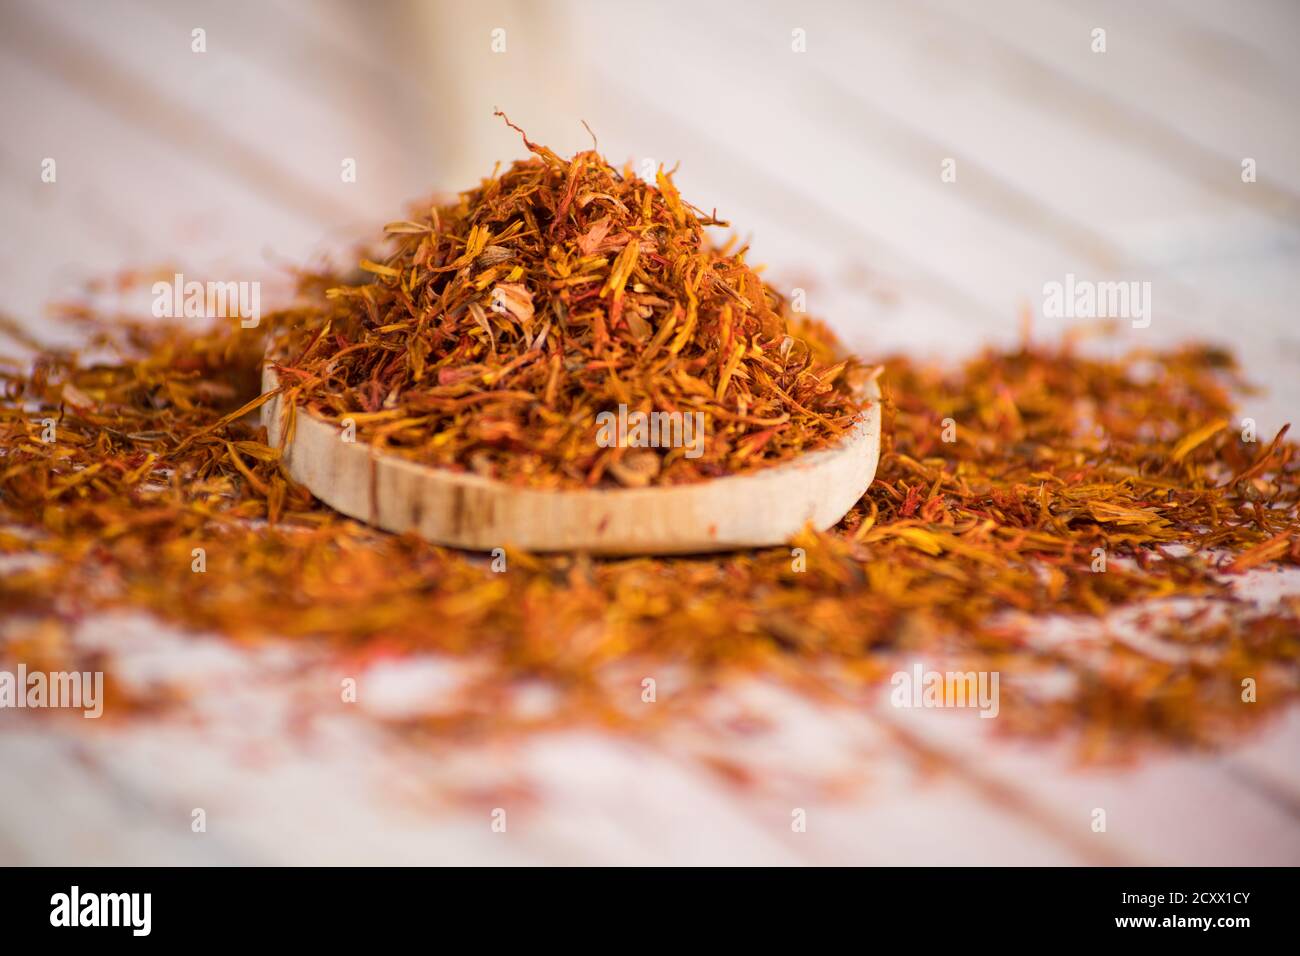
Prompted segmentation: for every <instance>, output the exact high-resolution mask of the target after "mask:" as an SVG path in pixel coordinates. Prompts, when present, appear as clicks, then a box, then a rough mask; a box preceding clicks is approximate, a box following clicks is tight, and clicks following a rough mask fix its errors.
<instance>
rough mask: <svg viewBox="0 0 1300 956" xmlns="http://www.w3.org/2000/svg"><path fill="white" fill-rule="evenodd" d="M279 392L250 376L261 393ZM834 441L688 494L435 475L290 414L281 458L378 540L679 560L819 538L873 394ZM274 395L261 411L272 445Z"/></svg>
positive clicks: (841, 508) (873, 407)
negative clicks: (383, 536) (810, 532)
mask: <svg viewBox="0 0 1300 956" xmlns="http://www.w3.org/2000/svg"><path fill="white" fill-rule="evenodd" d="M278 387H279V379H278V377H277V376H276V374H275V370H274V368H273V367H272V366H271V365H270V364H269V363H268V364H267V365H265V366H264V367H263V371H262V390H263V392H267V391H272V390H274V389H276V388H278ZM863 397H864V398H865V399H866V400H868V401H869V402H870V404H869V405H868V406H867V407H866V409H865V410H864V411H863V413H862V415H861V416H859V418H858V420H857V421H856V422H855V423H854V425H853V427H852V428H851V429H850V430H849V433H848V434H847V435H846V436H845V438H844V439H843V440H842V441H841V442H840V443H839V444H837V445H835V446H834V447H831V448H826V449H822V450H819V451H814V452H809V453H808V454H805V455H802V456H800V457H799V458H796V459H793V460H791V461H788V462H783V463H781V464H778V465H773V466H771V467H769V468H762V469H759V470H757V471H753V472H749V473H746V474H742V475H731V476H728V477H726V478H713V479H710V480H708V481H702V482H696V483H694V484H688V485H661V486H657V487H650V488H615V489H592V490H578V491H572V490H566V491H552V490H545V489H539V488H527V487H516V486H513V485H509V484H506V483H504V482H501V481H496V480H493V479H490V478H484V477H482V476H480V475H474V474H468V473H465V472H456V471H450V470H448V469H445V468H435V467H432V466H430V465H422V464H419V463H418V462H414V461H411V460H409V459H406V458H402V457H400V456H398V455H394V454H389V453H383V452H375V451H374V450H373V448H372V446H370V445H368V444H366V443H365V442H347V441H343V440H342V434H343V431H342V429H341V428H339V427H338V426H337V425H335V424H333V423H332V422H327V421H324V420H323V419H321V418H318V417H316V416H314V415H311V414H309V413H306V412H304V411H302V410H301V409H299V412H298V415H297V418H296V422H295V426H294V435H293V440H292V442H290V443H289V445H288V447H286V448H284V449H283V455H284V463H285V466H286V468H287V469H288V472H289V474H290V475H291V476H292V477H293V479H294V480H295V481H297V482H298V483H299V484H302V485H305V486H306V487H307V488H308V489H309V490H310V491H311V492H312V494H314V495H315V496H316V497H317V498H319V499H321V501H323V502H325V503H326V504H327V505H329V506H330V507H332V508H334V509H335V510H336V511H341V512H343V514H345V515H349V516H350V517H353V518H357V519H359V520H361V521H364V522H366V523H368V524H372V525H375V526H377V527H380V528H383V529H385V530H387V531H396V532H403V531H414V532H416V533H417V534H419V535H420V536H422V537H424V538H427V539H429V540H430V541H434V542H437V543H439V544H446V545H452V546H454V547H457V548H467V549H470V550H474V551H490V550H492V549H494V548H502V547H507V546H510V547H516V548H522V549H524V550H526V551H586V552H590V553H593V554H687V553H692V552H707V551H724V550H728V549H733V548H751V547H765V546H770V545H777V544H784V543H785V542H787V541H789V540H790V538H791V537H793V536H794V535H795V534H797V533H798V532H799V531H800V530H801V529H802V528H803V527H804V526H805V525H806V524H807V523H809V522H811V523H812V524H813V526H814V527H815V528H817V529H818V530H824V529H826V528H829V527H831V526H832V525H834V524H835V523H836V522H837V521H839V520H840V519H841V518H842V517H844V515H845V513H846V512H847V511H848V510H849V508H851V507H853V505H854V504H855V503H856V502H857V500H858V499H859V498H861V497H862V494H863V492H865V491H866V490H867V486H868V485H870V484H871V479H872V478H873V477H875V474H876V464H877V462H878V461H879V459H880V402H879V398H880V389H879V387H878V386H877V385H876V382H875V381H874V380H872V381H870V382H869V383H868V384H867V385H866V387H865V389H864V392H863ZM280 407H281V396H279V395H277V396H275V397H274V398H272V399H270V400H269V401H267V403H266V404H265V405H263V406H262V421H263V423H264V424H265V425H266V430H267V434H268V436H269V438H268V440H269V441H270V443H271V445H272V446H275V447H278V446H279V445H280V443H281V428H280V422H281V416H280Z"/></svg>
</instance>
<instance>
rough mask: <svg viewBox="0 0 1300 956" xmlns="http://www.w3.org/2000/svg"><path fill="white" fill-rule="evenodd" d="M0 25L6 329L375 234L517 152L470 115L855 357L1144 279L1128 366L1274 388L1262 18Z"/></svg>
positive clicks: (289, 10)
mask: <svg viewBox="0 0 1300 956" xmlns="http://www.w3.org/2000/svg"><path fill="white" fill-rule="evenodd" d="M0 9H2V10H3V11H4V12H3V16H4V26H3V30H0V90H3V91H4V93H3V103H2V105H0V110H3V115H2V116H0V119H2V120H3V122H4V128H5V131H6V133H5V136H4V140H3V143H0V164H3V170H4V176H3V181H4V189H5V193H4V196H5V198H4V207H5V213H6V220H7V225H8V228H7V229H5V230H4V233H3V236H0V243H3V246H2V247H0V270H2V271H0V281H3V282H4V284H5V287H6V289H7V290H10V291H9V302H8V308H9V309H11V310H14V311H18V312H20V313H22V314H28V315H34V314H37V313H38V312H39V310H40V307H41V303H42V302H44V301H45V300H46V299H48V298H49V297H50V296H53V295H59V294H66V292H67V289H68V286H69V283H70V282H72V281H75V280H77V279H79V278H85V277H87V276H92V275H97V274H99V275H102V274H103V272H104V271H105V270H111V269H116V268H120V267H124V266H132V267H135V266H141V265H154V264H160V263H164V262H165V263H167V264H170V263H172V262H176V264H177V265H180V266H183V267H186V268H189V269H191V270H194V271H204V270H212V271H213V272H214V273H217V272H220V273H222V274H223V275H224V274H225V273H234V272H237V273H239V276H238V277H239V278H243V277H245V274H246V273H250V272H258V271H262V272H268V273H273V272H274V270H275V267H276V266H277V264H280V263H283V262H286V261H287V262H292V263H297V262H302V261H307V260H308V259H309V258H310V257H311V256H312V255H314V254H317V253H320V252H322V251H335V252H337V251H338V250H339V249H346V248H348V246H349V245H350V244H352V243H353V242H355V241H357V240H360V239H362V238H367V239H368V238H371V237H374V236H377V235H378V233H377V226H378V224H380V223H382V222H384V221H386V220H389V219H393V218H397V217H398V215H399V213H400V212H401V211H402V210H403V209H404V208H405V206H406V204H407V203H409V202H410V201H412V200H417V199H423V198H425V197H428V196H430V195H431V194H433V193H434V192H435V191H443V192H446V191H457V190H460V189H464V188H469V187H471V186H473V185H475V184H476V183H477V182H478V180H479V179H480V178H481V177H483V176H485V175H487V174H489V173H490V172H491V170H492V169H493V166H494V164H496V163H497V162H508V161H509V160H511V159H513V158H516V157H518V156H520V155H521V154H522V152H523V147H522V145H521V143H520V141H519V138H518V136H517V135H516V134H515V133H514V132H513V131H511V130H510V129H508V128H507V127H506V126H505V125H504V124H503V123H502V122H501V121H500V120H499V119H497V118H495V117H494V116H493V115H492V113H493V110H494V108H498V107H499V108H501V109H503V110H505V111H506V112H507V113H509V115H510V116H511V118H512V119H513V120H514V121H515V122H516V123H519V124H520V125H521V126H522V127H523V128H524V129H525V130H526V131H527V132H528V134H529V136H530V137H531V138H532V139H534V140H536V141H538V142H542V143H546V144H548V145H550V146H551V147H553V148H554V149H556V150H557V151H559V152H561V153H563V154H569V153H571V152H573V151H576V150H579V149H583V148H587V147H588V146H589V145H590V142H591V140H590V137H589V135H588V133H587V131H586V130H585V129H584V128H583V127H582V125H581V124H582V122H583V121H585V122H586V123H587V124H588V125H589V126H590V127H591V129H592V130H593V131H594V133H595V135H596V136H597V137H598V140H599V144H600V148H601V150H602V151H603V152H605V153H606V154H607V155H608V156H609V157H610V158H611V160H613V161H614V162H615V163H619V164H621V163H622V162H625V161H631V162H632V163H633V164H634V168H635V169H637V170H638V171H639V170H640V169H641V168H643V165H644V164H646V163H647V162H648V163H649V165H650V166H651V167H652V166H653V165H655V164H657V163H660V162H662V163H665V164H666V165H667V166H669V167H671V166H673V165H674V164H677V163H680V164H681V165H680V172H679V174H678V178H679V184H680V186H681V188H682V192H683V194H684V195H685V196H686V197H687V198H688V199H690V200H692V201H693V202H694V203H695V204H696V205H698V206H701V207H703V208H706V209H713V208H716V209H717V210H718V212H719V214H720V215H721V216H722V217H723V218H725V219H727V220H729V221H730V222H731V223H732V226H733V228H734V229H735V231H736V232H737V233H738V234H739V235H740V236H742V237H743V238H748V239H751V240H752V242H753V248H754V254H753V261H755V262H759V263H765V264H767V265H768V266H769V273H768V274H769V276H770V277H771V278H772V279H773V281H775V282H776V283H777V284H778V285H779V286H782V287H785V288H792V287H795V286H798V287H800V288H805V289H806V290H807V292H808V301H809V309H810V311H811V312H813V313H814V314H817V315H819V316H821V317H824V318H826V319H827V320H829V321H830V322H831V323H832V324H833V325H834V326H835V327H836V328H837V329H838V330H839V331H840V332H841V333H842V334H843V335H844V336H845V337H846V339H847V340H848V341H849V343H850V344H851V345H853V346H854V347H855V348H857V349H858V350H860V351H863V352H866V353H867V354H870V353H873V352H875V353H879V352H881V351H885V350H889V349H893V348H908V349H911V350H924V351H926V352H932V353H935V354H936V355H937V356H951V355H953V354H959V353H961V352H963V351H969V350H970V349H972V348H974V347H976V346H977V345H978V344H980V343H982V342H984V341H987V340H990V339H994V340H1004V341H1005V340H1007V339H1009V338H1011V337H1013V336H1015V335H1016V334H1018V330H1019V327H1020V323H1021V312H1022V310H1023V309H1029V310H1030V311H1031V312H1033V313H1038V312H1040V311H1041V306H1042V286H1043V284H1044V282H1047V281H1053V280H1055V281H1061V280H1063V278H1064V276H1065V275H1066V274H1067V273H1073V274H1075V275H1076V276H1078V277H1079V278H1090V279H1093V280H1099V281H1100V280H1108V279H1121V278H1124V279H1137V280H1141V281H1149V282H1151V283H1152V298H1153V306H1154V314H1153V322H1152V327H1151V328H1150V329H1147V330H1140V331H1139V330H1129V332H1128V334H1127V338H1128V339H1130V340H1131V343H1132V342H1137V343H1142V342H1152V341H1156V340H1162V341H1169V340H1173V339H1181V338H1187V337H1207V336H1217V337H1219V338H1222V339H1224V340H1227V341H1230V342H1232V343H1233V344H1235V345H1236V346H1237V347H1238V348H1240V349H1241V350H1242V351H1243V353H1244V354H1245V356H1246V357H1247V359H1248V360H1249V361H1250V363H1251V364H1252V366H1254V367H1257V368H1258V369H1259V373H1260V377H1261V378H1262V379H1264V381H1265V383H1266V384H1273V385H1275V386H1279V387H1286V386H1289V385H1290V383H1291V382H1293V381H1295V380H1296V378H1297V377H1296V376H1295V375H1294V374H1286V372H1287V371H1288V370H1294V369H1295V367H1296V366H1297V364H1298V363H1300V332H1298V331H1296V325H1295V323H1294V321H1293V319H1292V310H1293V304H1294V302H1295V301H1296V297H1297V293H1300V268H1297V265H1300V229H1298V226H1300V124H1297V123H1296V122H1295V119H1294V106H1295V102H1296V96H1297V93H1300V61H1297V59H1296V57H1295V56H1294V48H1295V42H1296V40H1297V38H1298V37H1300V6H1297V5H1296V4H1295V3H1293V2H1291V0H1249V2H1246V3H1241V4H1232V5H1226V4H1222V3H1218V2H1215V0H1148V2H1144V3H1141V4H1134V3H1129V2H1124V0H1091V2H1087V3H1074V2H1066V0H1046V2H1044V0H995V2H985V3H980V4H969V3H962V2H958V0H922V2H908V3H904V2H874V3H872V2H834V0H822V2H815V3H790V2H780V0H760V2H671V0H670V2H661V3H656V4H654V5H653V6H646V5H643V4H634V3H625V4H619V3H606V2H594V0H592V2H587V0H552V2H545V3H535V2H525V0H510V2H500V0H498V2H491V0H489V2H475V3H462V2H452V0H390V2H384V3H349V2H345V0H323V2H304V0H269V2H250V0H231V2H216V0H213V2H205V0H185V2H174V3H150V2H146V0H107V2H94V0H61V2H55V3H38V2H15V0H3V3H2V4H0ZM1098 30H1102V31H1104V35H1103V36H1101V37H1100V44H1101V45H1104V52H1097V49H1098V47H1099V37H1098V35H1097V34H1096V33H1095V31H1098ZM195 31H202V33H201V34H199V33H196V32H195ZM200 46H201V47H202V48H203V49H204V50H205V52H196V48H198V47H200ZM47 157H52V158H54V159H55V160H56V162H57V172H58V180H57V184H56V185H52V184H47V183H43V182H42V180H41V175H40V173H41V162H42V160H43V159H45V158H47ZM349 159H351V160H355V169H356V177H355V182H344V181H343V178H342V175H341V168H342V164H343V163H344V161H345V160H349ZM949 160H951V161H952V162H951V164H949V165H947V166H945V163H946V162H947V161H949ZM1246 160H1253V161H1254V169H1255V181H1254V182H1249V183H1247V182H1243V177H1242V164H1243V162H1244V161H1246ZM945 169H947V170H948V171H949V176H948V177H946V178H948V179H952V178H953V176H954V175H955V181H944V179H945V177H943V175H942V174H943V173H944V170H945ZM177 260H184V261H177ZM229 277H230V278H234V277H235V276H233V275H232V276H229ZM1061 324H1062V321H1061V320H1046V321H1044V320H1042V319H1041V318H1040V319H1039V320H1038V321H1037V322H1036V328H1037V329H1039V330H1040V331H1042V332H1044V333H1050V332H1054V331H1057V330H1058V329H1059V327H1060V326H1061ZM1297 397H1300V393H1297V392H1294V391H1291V392H1287V393H1286V398H1285V400H1283V399H1282V396H1279V395H1276V394H1275V395H1274V401H1272V402H1270V403H1269V404H1268V406H1267V408H1266V409H1259V410H1257V411H1259V413H1260V414H1258V415H1257V416H1256V417H1257V418H1260V419H1261V428H1262V429H1264V428H1266V427H1267V426H1268V425H1271V424H1273V423H1274V422H1276V421H1277V420H1279V419H1280V418H1283V417H1285V414H1286V409H1287V407H1295V404H1296V403H1295V401H1294V399H1295V398H1297Z"/></svg>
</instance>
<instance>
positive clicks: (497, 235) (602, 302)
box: [275, 138, 864, 487]
mask: <svg viewBox="0 0 1300 956" xmlns="http://www.w3.org/2000/svg"><path fill="white" fill-rule="evenodd" d="M524 142H525V143H527V144H528V147H529V148H530V149H531V150H532V152H533V153H534V154H535V155H534V157H533V158H531V159H528V160H522V161H519V162H516V163H514V164H513V165H512V166H511V167H510V168H509V169H508V170H507V171H506V172H505V173H504V174H502V175H500V176H494V177H492V178H490V179H487V180H485V181H484V182H483V183H482V185H480V186H479V187H478V188H477V189H474V190H471V191H469V192H466V193H464V194H462V195H461V196H460V198H459V200H458V201H457V202H455V203H452V204H449V205H444V206H439V207H434V208H432V209H430V210H429V211H428V213H427V214H426V215H423V216H420V217H418V219H417V220H415V221H410V220H408V221H402V222H394V223H390V224H389V225H388V226H387V228H386V231H387V233H388V234H389V236H390V237H391V241H392V249H391V252H390V253H389V254H388V255H387V256H386V257H385V258H384V259H383V261H382V262H372V261H370V260H368V259H366V260H362V262H361V270H362V271H363V272H367V273H370V274H371V275H370V276H369V277H368V281H364V282H362V283H361V284H358V285H347V286H339V287H335V288H330V289H328V290H325V291H323V292H322V294H320V295H319V296H318V297H317V298H316V300H315V301H314V302H312V303H311V304H309V305H305V306H303V307H302V308H300V309H297V310H295V312H294V313H293V315H292V322H288V323H285V324H284V325H283V326H282V334H281V335H280V338H279V341H277V343H276V347H275V353H276V355H277V356H278V360H279V362H278V365H279V368H278V371H279V375H280V379H281V381H282V382H284V383H285V385H286V387H287V389H288V393H289V397H290V399H291V403H290V404H291V406H292V407H297V406H299V405H301V406H305V407H306V408H307V409H309V410H310V411H312V412H313V413H315V414H317V415H319V416H321V417H324V418H327V419H330V420H332V421H339V420H340V419H345V418H346V419H348V420H349V421H350V422H351V423H353V424H354V425H355V427H356V430H357V434H358V436H359V437H360V438H361V439H363V440H365V441H368V442H370V443H371V444H373V445H376V446H378V447H381V448H384V449H385V450H387V451H390V452H395V453H397V454H401V455H405V456H408V457H411V458H414V459H417V460H420V461H422V462H426V463H429V464H434V465H438V466H442V467H446V468H453V469H457V470H472V471H474V472H476V473H478V474H481V475H484V476H487V477H491V478H496V479H500V480H504V481H509V482H513V483H519V484H528V485H534V486H538V487H564V486H568V487H574V486H593V485H599V484H602V483H604V484H622V485H646V484H675V483H682V482H690V481H699V480H702V479H706V478H710V477H713V476H717V475H724V474H732V473H736V472H741V471H746V470H749V469H752V468H756V467H762V466H763V465H766V464H770V463H772V462H775V461H780V460H783V459H787V458H790V457H793V456H795V455H798V454H800V453H801V452H804V451H807V450H810V449H813V448H817V447H819V446H821V445H824V444H826V443H828V442H831V441H833V440H835V439H836V438H837V437H838V436H839V435H840V434H841V433H842V432H843V430H844V428H845V427H846V426H847V425H849V424H850V422H851V421H852V420H853V418H854V417H855V415H856V414H857V413H858V411H859V405H858V403H857V402H856V401H855V400H854V397H853V385H854V384H856V380H858V379H860V378H861V376H862V375H863V374H864V370H862V369H861V368H860V367H858V366H856V365H855V364H853V363H850V362H848V361H845V360H840V361H836V359H835V358H834V341H833V339H832V337H831V336H830V333H829V332H828V331H827V330H826V329H825V328H823V327H821V326H820V325H818V324H817V323H816V322H814V321H812V320H809V319H807V318H805V317H801V316H798V315H795V314H793V313H792V312H791V310H790V308H789V305H788V303H787V302H786V300H785V299H784V298H783V297H782V296H781V295H780V294H779V293H777V292H776V291H775V290H774V289H772V288H771V287H769V286H767V285H765V284H764V283H763V281H762V280H761V279H760V278H759V276H758V273H756V272H755V271H754V270H753V269H751V268H750V267H749V266H747V265H746V264H745V257H744V252H745V250H743V249H741V250H739V251H736V252H730V251H728V250H727V249H726V248H718V247H715V246H714V245H712V244H711V243H710V241H709V239H708V237H707V235H706V233H705V227H706V226H710V225H725V223H719V222H718V220H716V219H715V218H713V217H711V216H705V215H703V214H702V213H700V212H699V211H698V210H696V209H695V208H694V207H692V206H690V205H689V204H688V203H686V202H684V201H683V200H682V199H681V197H680V196H679V195H678V193H677V189H676V187H675V186H674V185H673V181H672V177H671V174H669V173H665V172H663V171H662V170H661V171H660V172H659V173H658V175H657V176H656V182H655V184H650V183H647V182H645V181H644V180H642V179H639V178H637V177H636V176H634V175H632V174H631V172H630V170H624V171H623V172H621V173H620V172H619V171H618V170H616V169H614V168H613V167H611V166H610V165H609V163H608V162H606V161H605V159H603V158H602V157H601V156H600V155H599V154H598V153H596V152H595V151H594V150H592V151H588V152H584V153H579V154H578V155H576V156H574V157H573V158H572V159H569V160H565V159H561V158H560V157H559V156H557V155H556V154H555V153H553V152H552V151H551V150H549V149H547V148H546V147H544V146H538V145H536V144H533V143H530V142H528V140H527V139H526V138H525V140H524ZM620 408H621V409H623V410H625V412H630V413H632V414H634V415H635V414H636V413H644V414H647V415H649V414H659V413H667V414H682V415H692V416H696V417H695V418H692V420H693V421H694V420H699V421H702V422H703V423H704V426H705V428H706V429H707V432H708V440H707V441H704V442H701V443H700V444H699V445H698V446H697V447H694V448H692V449H690V450H688V449H687V448H684V447H678V448H664V449H658V448H656V449H651V448H646V447H623V446H621V445H620V444H610V443H608V442H605V443H602V442H599V441H597V433H598V428H599V426H598V416H599V415H600V414H601V413H602V412H609V413H611V414H614V413H616V410H618V409H620ZM701 437H702V436H701ZM603 445H604V446H607V447H602V446H603Z"/></svg>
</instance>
